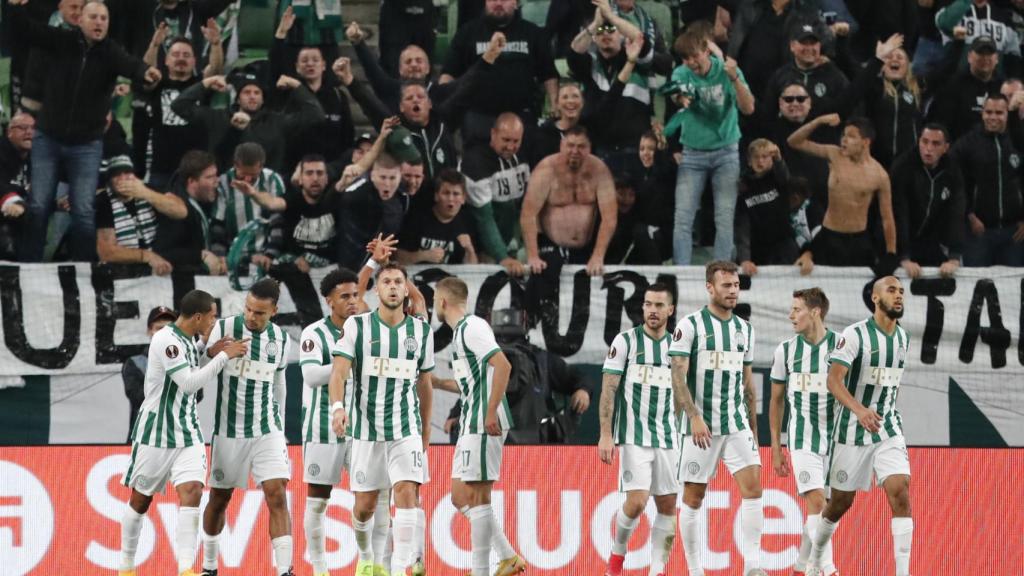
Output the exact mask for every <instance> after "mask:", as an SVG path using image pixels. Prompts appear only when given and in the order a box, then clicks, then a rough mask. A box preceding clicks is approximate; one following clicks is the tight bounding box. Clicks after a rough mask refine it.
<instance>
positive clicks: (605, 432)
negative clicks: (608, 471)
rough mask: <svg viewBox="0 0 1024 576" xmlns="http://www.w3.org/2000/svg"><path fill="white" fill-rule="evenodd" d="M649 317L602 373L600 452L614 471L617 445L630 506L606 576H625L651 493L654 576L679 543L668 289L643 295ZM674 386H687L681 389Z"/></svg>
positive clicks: (623, 339)
mask: <svg viewBox="0 0 1024 576" xmlns="http://www.w3.org/2000/svg"><path fill="white" fill-rule="evenodd" d="M643 311H644V323H643V324H641V325H640V326H637V327H635V328H633V329H631V330H626V331H625V332H622V333H620V334H619V335H618V336H616V337H615V340H613V341H612V347H611V348H609V349H608V357H607V358H605V361H604V369H603V370H602V372H604V375H603V377H602V379H603V386H602V390H601V410H600V415H601V439H600V440H599V441H598V444H597V451H598V454H599V455H600V457H601V461H602V462H604V463H605V464H611V463H612V460H613V459H614V445H615V444H618V446H619V457H620V459H621V460H620V462H619V491H621V492H625V493H626V501H625V502H624V503H623V504H622V508H621V509H619V512H618V514H617V515H616V517H615V542H614V543H613V544H612V555H611V558H609V559H608V571H607V573H606V574H607V576H619V574H622V563H623V561H624V560H625V558H626V549H627V544H628V543H629V537H630V536H631V535H632V534H633V530H634V529H636V526H637V524H638V523H639V521H640V514H641V513H643V511H644V507H646V506H647V498H648V496H650V495H651V494H653V495H654V504H655V506H657V508H658V517H657V518H656V519H655V520H654V525H653V526H652V527H651V566H650V570H649V571H648V574H650V575H651V576H664V573H665V564H666V563H668V558H669V554H670V553H671V551H672V542H673V540H675V536H676V494H678V493H679V479H678V478H677V476H676V472H677V469H678V467H679V443H680V438H679V437H678V430H677V429H676V414H678V413H680V412H681V409H680V408H681V407H680V406H679V402H678V398H679V396H678V395H675V394H673V393H672V385H673V381H672V368H671V367H670V366H669V358H668V350H669V340H670V335H669V334H668V330H667V326H668V319H669V318H670V317H671V316H672V315H673V314H675V301H674V298H673V294H672V292H671V291H670V290H669V288H668V286H666V285H665V284H661V283H656V284H652V285H651V286H649V287H648V288H647V290H646V291H645V292H644V303H643ZM675 384H676V385H678V386H682V385H683V382H682V381H681V380H680V381H679V382H677V383H675ZM620 386H621V387H620ZM613 429H614V432H613Z"/></svg>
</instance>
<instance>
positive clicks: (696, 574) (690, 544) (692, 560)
mask: <svg viewBox="0 0 1024 576" xmlns="http://www.w3.org/2000/svg"><path fill="white" fill-rule="evenodd" d="M699 515H700V509H699V508H690V507H689V506H687V505H686V504H683V505H682V506H681V507H680V508H679V533H680V535H681V536H682V537H683V557H684V558H686V568H687V569H688V570H689V571H690V576H704V569H703V568H701V565H700V534H698V533H697V526H698V520H697V518H698V516H699Z"/></svg>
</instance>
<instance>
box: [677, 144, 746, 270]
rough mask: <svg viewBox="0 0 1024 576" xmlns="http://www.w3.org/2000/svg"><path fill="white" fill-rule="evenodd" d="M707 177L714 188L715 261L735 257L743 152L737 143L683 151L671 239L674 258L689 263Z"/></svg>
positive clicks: (679, 261)
mask: <svg viewBox="0 0 1024 576" xmlns="http://www.w3.org/2000/svg"><path fill="white" fill-rule="evenodd" d="M708 179H710V180H711V186H712V188H714V194H715V197H714V201H715V248H714V257H715V260H729V259H730V258H732V249H733V237H732V225H733V216H734V214H735V213H736V195H737V192H738V190H737V188H738V186H739V180H740V153H739V147H738V146H737V145H736V144H733V145H731V146H726V147H725V148H719V149H718V150H694V149H692V148H688V149H686V150H685V151H683V163H682V164H680V165H679V171H678V173H677V176H676V215H675V229H674V231H673V238H672V251H673V254H672V261H673V262H674V263H675V264H677V265H680V266H687V265H689V264H690V260H691V259H692V257H693V221H694V219H695V218H696V216H697V209H698V208H700V198H701V196H703V195H704V188H705V187H706V186H707V183H708Z"/></svg>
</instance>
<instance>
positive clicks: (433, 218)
mask: <svg viewBox="0 0 1024 576" xmlns="http://www.w3.org/2000/svg"><path fill="white" fill-rule="evenodd" d="M434 189H435V190H436V192H434V207H433V209H432V210H431V211H430V213H429V214H426V215H424V216H422V217H418V218H406V220H405V222H404V223H403V225H402V232H401V233H400V234H399V235H398V251H397V252H396V253H395V258H396V259H397V260H398V262H399V263H400V264H419V263H432V264H476V263H477V258H476V250H475V249H474V248H473V241H472V239H471V238H470V235H469V231H470V224H469V220H468V218H467V217H466V214H465V213H463V212H462V206H463V205H464V204H465V203H466V178H465V177H464V176H463V175H462V174H460V173H459V172H457V171H455V170H452V169H450V168H447V169H445V170H442V171H441V173H440V174H438V176H437V179H436V181H435V183H434Z"/></svg>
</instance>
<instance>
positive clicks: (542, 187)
mask: <svg viewBox="0 0 1024 576" xmlns="http://www.w3.org/2000/svg"><path fill="white" fill-rule="evenodd" d="M599 214H600V221H601V222H600V225H598V215H599ZM538 216H539V217H540V229H539V231H538V226H537V218H538ZM617 218H618V202H617V201H616V199H615V182H614V180H612V173H611V171H609V170H608V167H607V166H605V164H604V162H602V161H601V160H600V159H598V158H597V157H596V156H594V155H592V154H591V153H590V137H589V136H588V135H587V130H586V128H584V127H582V126H573V127H572V128H570V129H569V130H566V132H565V134H564V135H563V137H562V143H561V147H560V149H559V152H558V154H552V155H551V156H548V157H547V158H545V159H543V160H541V161H540V164H537V167H536V168H535V169H534V171H533V174H532V175H531V177H530V185H529V186H528V187H527V189H526V198H525V199H524V200H523V211H522V214H521V215H520V217H519V224H520V226H521V227H522V230H523V243H524V244H525V245H526V255H527V259H528V264H529V266H530V270H531V271H532V272H533V273H534V274H539V273H540V272H541V271H542V270H544V269H545V268H547V266H548V264H549V263H551V262H561V263H564V264H584V263H585V264H586V265H587V273H588V274H590V275H591V276H597V275H599V274H601V273H602V272H603V271H604V256H605V252H606V251H607V250H608V243H609V242H610V241H611V239H612V234H613V233H614V232H615V225H616V223H617ZM595 228H597V235H596V238H595V234H594V229H595Z"/></svg>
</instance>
